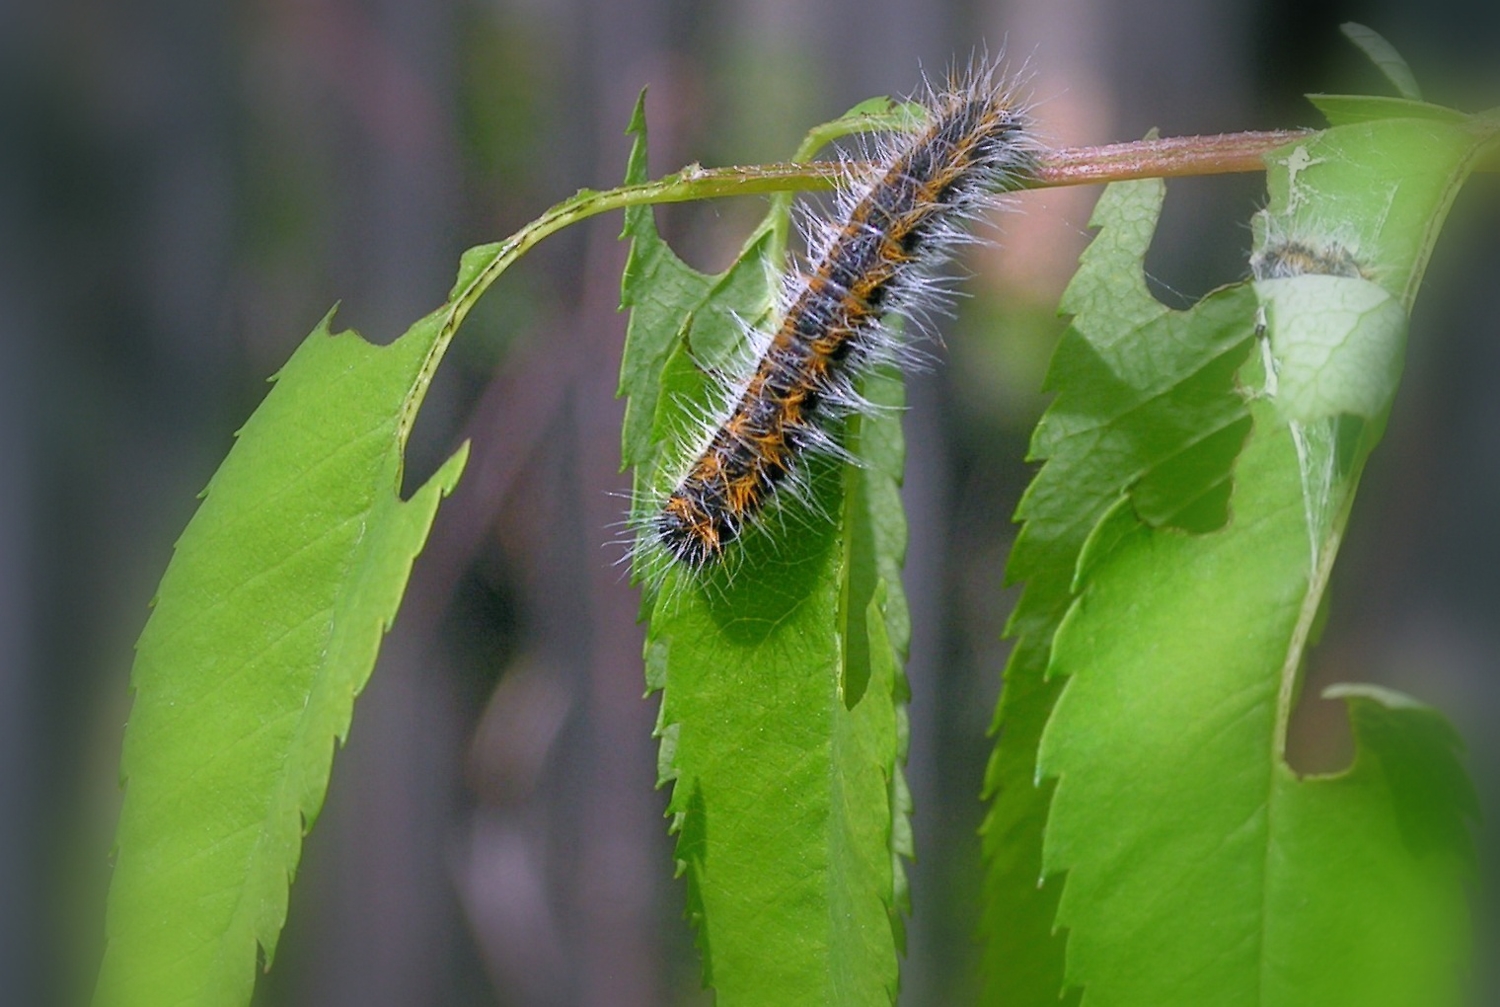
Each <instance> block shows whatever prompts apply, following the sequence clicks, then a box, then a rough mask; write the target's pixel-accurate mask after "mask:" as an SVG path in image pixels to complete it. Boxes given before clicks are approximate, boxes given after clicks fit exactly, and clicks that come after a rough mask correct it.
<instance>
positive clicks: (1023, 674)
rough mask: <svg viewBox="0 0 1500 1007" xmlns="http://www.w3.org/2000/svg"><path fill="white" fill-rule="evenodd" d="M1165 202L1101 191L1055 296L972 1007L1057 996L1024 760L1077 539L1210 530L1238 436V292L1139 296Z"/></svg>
mask: <svg viewBox="0 0 1500 1007" xmlns="http://www.w3.org/2000/svg"><path fill="white" fill-rule="evenodd" d="M1164 192H1165V188H1164V186H1163V184H1162V183H1161V182H1160V181H1143V182H1131V183H1124V184H1119V185H1113V186H1110V187H1109V188H1108V189H1106V190H1105V193H1104V195H1103V196H1102V197H1101V198H1100V200H1099V204H1098V206H1096V207H1095V209H1094V215H1093V218H1092V220H1091V221H1090V223H1091V224H1092V225H1093V226H1095V227H1099V228H1102V230H1101V231H1100V233H1099V236H1098V237H1097V238H1095V240H1094V242H1093V243H1092V244H1091V245H1090V246H1089V247H1088V249H1087V250H1086V251H1085V252H1084V254H1083V258H1082V264H1081V265H1080V267H1079V271H1078V274H1077V275H1076V276H1075V277H1074V279H1073V281H1072V283H1071V284H1070V285H1069V286H1068V289H1067V292H1066V293H1065V294H1064V295H1063V302H1062V310H1064V311H1067V312H1071V313H1073V315H1074V318H1073V324H1072V325H1071V327H1070V328H1069V329H1068V331H1067V332H1066V333H1065V334H1064V336H1063V339H1062V342H1061V343H1060V344H1059V346H1058V349H1057V353H1056V356H1055V358H1054V360H1053V363H1052V369H1051V372H1050V374H1049V376H1048V379H1047V386H1048V387H1049V388H1052V389H1055V390H1056V392H1057V398H1056V400H1055V401H1054V402H1053V404H1052V406H1051V407H1050V408H1049V409H1048V410H1047V412H1046V414H1045V415H1044V416H1043V417H1042V420H1041V423H1040V424H1039V425H1038V427H1037V430H1036V434H1035V435H1034V437H1033V438H1032V446H1031V457H1032V458H1034V459H1045V464H1044V465H1043V466H1042V468H1041V470H1040V471H1039V472H1038V473H1037V475H1036V478H1035V479H1034V480H1033V482H1032V484H1031V487H1030V488H1029V489H1028V490H1027V492H1026V495H1025V497H1024V498H1023V499H1022V501H1021V506H1020V508H1019V510H1018V515H1017V516H1018V517H1019V518H1020V519H1021V520H1022V521H1024V526H1023V527H1022V529H1021V534H1020V536H1019V537H1018V539H1017V541H1016V545H1015V548H1014V549H1013V550H1012V552H1011V558H1010V563H1009V566H1008V569H1007V577H1008V579H1010V580H1024V581H1025V582H1026V588H1025V590H1024V591H1023V593H1022V595H1021V599H1020V601H1019V602H1018V604H1017V606H1016V609H1015V612H1014V613H1013V614H1012V616H1011V620H1010V624H1009V627H1008V631H1009V633H1010V634H1011V635H1012V636H1014V637H1015V640H1016V642H1015V649H1014V650H1013V651H1012V652H1011V658H1010V662H1009V664H1007V666H1006V669H1005V688H1004V692H1003V694H1002V696H1001V702H1000V708H999V711H998V713H997V717H996V727H997V729H998V732H999V742H998V744H997V746H996V749H995V754H994V756H993V758H992V759H991V762H990V767H989V772H988V775H987V778H986V793H987V794H988V795H990V796H991V798H992V800H993V802H994V803H993V805H992V807H991V808H990V811H989V814H988V816H987V818H986V821H985V825H984V847H985V853H986V858H987V864H988V866H987V875H986V880H985V885H986V891H985V895H986V902H985V909H984V913H985V915H984V919H983V928H984V936H985V949H984V956H985V957H984V966H985V975H984V980H985V1000H984V1002H985V1003H993V1004H1027V1005H1029V1004H1052V1003H1055V1002H1056V1001H1057V999H1058V996H1059V993H1060V991H1061V989H1062V986H1063V950H1064V949H1063V945H1064V937H1065V935H1063V934H1060V933H1055V932H1054V927H1053V919H1054V915H1055V909H1056V904H1057V894H1058V890H1059V887H1060V885H1059V883H1058V879H1055V878H1054V879H1047V880H1046V882H1045V883H1043V882H1042V878H1043V872H1042V829H1043V824H1044V823H1045V820H1046V815H1047V807H1048V803H1049V801H1050V799H1051V792H1052V785H1051V783H1050V781H1043V780H1040V778H1039V776H1038V773H1037V765H1036V753H1037V745H1038V742H1039V739H1040V737H1041V734H1042V728H1043V726H1044V725H1045V724H1046V722H1047V717H1048V714H1049V713H1050V711H1051V709H1052V705H1053V702H1054V700H1055V698H1056V695H1057V692H1058V688H1059V683H1058V682H1057V681H1055V680H1053V681H1049V680H1047V679H1046V678H1045V675H1044V672H1045V669H1046V667H1047V663H1048V659H1049V655H1050V653H1051V647H1052V636H1053V634H1054V633H1055V632H1056V630H1057V626H1058V623H1059V621H1060V620H1061V619H1062V617H1063V614H1064V613H1065V612H1066V611H1067V610H1068V606H1069V605H1070V604H1071V602H1072V600H1073V596H1074V591H1075V588H1074V581H1075V576H1077V575H1078V574H1079V573H1080V571H1083V570H1086V569H1087V567H1088V565H1089V564H1091V563H1093V562H1096V558H1097V557H1098V556H1100V555H1102V554H1104V553H1107V552H1108V551H1109V548H1110V547H1111V546H1112V545H1113V542H1114V539H1115V536H1114V535H1113V534H1112V533H1109V532H1101V533H1100V534H1099V535H1097V536H1095V538H1094V539H1093V540H1092V542H1091V544H1090V547H1089V549H1088V550H1087V553H1088V555H1087V556H1085V555H1084V553H1085V542H1086V541H1089V540H1090V536H1091V534H1093V533H1094V532H1095V529H1096V528H1099V527H1101V522H1102V521H1103V519H1104V517H1105V515H1106V514H1111V513H1120V512H1122V511H1123V512H1125V513H1126V514H1127V517H1128V520H1129V522H1130V523H1131V525H1132V526H1133V525H1134V524H1135V523H1136V522H1138V521H1139V520H1140V518H1141V517H1144V518H1145V519H1147V520H1149V521H1151V522H1153V523H1155V524H1157V525H1160V526H1162V527H1163V528H1167V529H1173V530H1172V531H1170V532H1168V534H1172V535H1178V534H1180V530H1179V529H1185V530H1204V529H1208V528H1213V527H1218V526H1220V525H1222V524H1223V523H1224V521H1225V519H1226V510H1225V507H1226V504H1227V502H1228V498H1229V487H1230V472H1231V468H1232V466H1233V465H1234V460H1235V457H1236V455H1237V454H1238V452H1239V450H1240V445H1241V443H1242V442H1243V441H1244V439H1245V436H1246V433H1247V432H1248V430H1249V425H1250V421H1249V416H1248V413H1247V411H1246V407H1245V402H1244V399H1243V397H1242V396H1241V395H1240V393H1239V391H1238V389H1237V387H1236V385H1235V380H1234V376H1235V372H1236V370H1237V369H1238V368H1239V366H1240V364H1241V362H1242V361H1244V359H1245V358H1246V355H1247V353H1248V351H1249V348H1250V345H1251V340H1252V336H1253V332H1254V319H1255V312H1256V303H1255V298H1254V295H1253V293H1252V292H1251V291H1250V290H1248V289H1247V288H1245V287H1230V288H1226V289H1224V290H1220V291H1218V292H1216V293H1214V294H1213V295H1211V296H1210V297H1208V298H1207V299H1205V300H1204V301H1203V302H1202V303H1200V304H1199V305H1197V306H1196V307H1195V308H1194V309H1193V310H1192V311H1189V312H1179V311H1171V310H1169V309H1167V308H1166V307H1164V306H1163V305H1162V304H1160V303H1159V302H1157V300H1156V299H1155V298H1154V297H1152V295H1151V293H1150V291H1149V290H1148V289H1147V287H1146V279H1145V274H1144V272H1143V270H1142V266H1141V261H1142V258H1143V256H1144V255H1145V252H1146V248H1147V246H1148V245H1149V244H1150V241H1151V235H1152V232H1153V230H1154V228H1155V223H1156V217H1157V214H1158V213H1159V212H1160V208H1161V202H1162V198H1163V194H1164ZM1107 525H1108V527H1111V528H1112V527H1114V522H1113V521H1111V522H1108V523H1107Z"/></svg>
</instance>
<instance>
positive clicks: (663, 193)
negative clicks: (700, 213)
mask: <svg viewBox="0 0 1500 1007" xmlns="http://www.w3.org/2000/svg"><path fill="white" fill-rule="evenodd" d="M896 114H897V113H892V114H891V115H890V116H887V117H880V116H866V117H856V119H855V120H850V122H855V123H856V124H860V123H862V124H864V125H867V126H868V125H871V124H873V125H875V126H876V127H877V128H889V126H888V124H887V123H886V122H885V119H886V118H889V119H891V121H892V122H895V121H897V120H896V119H895V116H896ZM848 125H849V123H848V122H845V121H844V120H839V121H837V122H835V123H830V124H828V127H825V129H824V131H823V132H818V131H814V133H813V134H809V137H808V141H807V143H806V144H805V145H804V151H803V152H804V153H807V154H808V156H811V152H812V151H814V150H816V149H817V148H818V146H821V145H822V143H824V142H827V140H828V139H830V138H836V137H837V136H838V135H841V134H842V133H844V132H848V131H849V130H848V128H847V127H848ZM1309 135H1311V133H1310V131H1302V130H1278V131H1274V132H1267V133H1221V134H1219V135H1217V136H1177V137H1168V138H1166V139H1152V140H1136V141H1133V142H1130V143H1111V144H1106V145H1104V146H1102V147H1064V148H1060V149H1058V150H1048V151H1044V152H1042V153H1041V154H1039V155H1038V156H1037V158H1036V165H1035V168H1034V169H1033V171H1032V172H1031V173H1030V174H1029V175H1026V176H1024V177H1021V178H1018V179H1017V180H1016V188H1018V189H1043V188H1053V187H1057V186H1065V185H1093V184H1096V183H1101V182H1122V181H1128V180H1131V179H1139V178H1179V177H1182V176H1186V175H1221V174H1226V173H1230V172H1241V171H1260V170H1262V169H1263V168H1264V167H1265V163H1264V160H1263V158H1264V157H1265V155H1266V154H1267V153H1269V152H1270V151H1272V150H1275V149H1276V148H1277V147H1280V146H1282V145H1283V144H1286V143H1290V142H1292V141H1294V140H1296V139H1298V138H1299V137H1303V136H1309ZM858 167H859V166H858V165H850V164H849V163H847V162H842V163H841V162H832V161H814V162H809V163H795V162H783V163H778V164H763V165H754V166H751V167H729V168H705V167H703V166H702V165H698V164H690V165H688V166H687V167H686V168H683V169H682V170H681V171H678V172H675V173H674V174H671V175H667V176H666V177H664V178H659V179H657V180H655V181H654V182H641V183H638V184H636V185H622V186H620V187H618V188H615V189H609V190H606V191H603V192H599V191H596V190H593V189H582V190H580V191H579V192H577V193H576V194H575V195H573V196H572V197H570V198H568V199H565V200H563V201H562V202H561V203H558V204H557V205H556V206H553V207H552V208H551V209H549V210H548V211H547V212H545V213H543V214H542V215H541V216H540V217H538V218H537V219H536V220H533V221H532V222H531V223H529V224H527V225H526V226H525V227H523V228H521V229H520V230H519V231H517V232H516V233H515V234H513V235H511V236H510V237H509V238H506V239H505V240H504V241H502V242H498V243H496V244H495V245H492V246H489V248H488V249H478V248H476V249H471V250H470V254H471V255H472V254H475V253H481V254H482V253H483V252H485V251H487V252H488V253H489V254H490V255H491V256H493V257H492V258H490V259H489V261H488V262H486V263H485V265H484V266H483V268H481V269H480V270H479V271H478V272H477V273H476V274H475V275H474V276H473V277H472V278H471V279H470V280H469V282H468V284H467V285H466V286H465V287H464V289H463V290H461V291H458V292H457V294H456V296H455V297H454V298H453V299H452V300H451V301H449V302H448V305H447V309H446V311H445V312H444V316H445V317H444V318H443V322H442V324H443V332H442V335H441V336H440V337H439V338H438V339H437V341H436V342H435V343H434V344H433V348H432V352H431V353H430V354H429V358H428V361H427V365H426V367H425V368H424V380H426V379H430V378H431V374H432V371H434V370H435V369H436V368H437V364H438V361H439V360H440V359H441V358H442V356H443V353H444V352H445V351H446V350H447V348H448V343H449V342H450V340H452V338H453V334H454V332H455V331H456V330H457V329H458V327H459V325H460V324H461V323H462V322H463V320H464V317H465V316H466V315H468V313H469V310H470V309H471V308H472V307H473V306H474V303H475V302H476V301H477V300H479V298H480V296H481V295H482V294H483V293H484V292H485V291H486V290H488V289H489V287H490V284H492V283H494V282H495V280H496V278H498V277H499V276H500V274H501V273H503V272H505V270H506V269H508V268H509V267H510V265H511V263H513V262H515V261H516V260H517V259H519V258H520V257H521V256H522V255H524V254H525V253H526V252H527V251H528V250H529V249H531V247H532V246H534V245H536V244H537V242H539V241H541V240H542V239H543V238H545V237H547V236H548V235H549V234H552V233H554V232H556V231H560V230H562V229H563V228H564V227H567V226H568V225H569V224H576V223H578V222H579V221H582V220H586V219H588V218H589V217H593V216H597V215H598V214H601V213H608V212H609V211H611V210H619V209H623V208H625V207H627V206H640V205H642V204H650V203H682V202H688V201H690V200H698V199H714V198H718V197H722V196H749V195H756V194H764V193H782V192H791V191H795V190H798V189H807V190H826V189H831V188H833V187H834V186H835V185H837V184H838V183H839V182H840V181H842V180H844V179H846V178H848V177H849V175H850V173H851V170H853V171H854V172H856V173H857V172H858ZM419 402H420V396H419V397H417V398H416V399H415V400H414V401H413V403H412V405H411V410H410V411H411V413H412V415H413V417H414V416H415V412H416V406H417V404H418V403H419ZM408 428H409V422H408V423H405V424H403V432H404V431H405V430H406V429H408Z"/></svg>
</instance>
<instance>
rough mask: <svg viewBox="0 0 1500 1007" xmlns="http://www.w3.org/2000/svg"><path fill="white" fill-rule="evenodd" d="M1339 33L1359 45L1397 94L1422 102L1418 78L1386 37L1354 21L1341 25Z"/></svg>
mask: <svg viewBox="0 0 1500 1007" xmlns="http://www.w3.org/2000/svg"><path fill="white" fill-rule="evenodd" d="M1339 31H1341V32H1343V33H1344V37H1345V38H1347V39H1348V40H1349V41H1350V42H1353V43H1354V44H1355V45H1357V46H1358V47H1359V50H1360V52H1362V53H1364V54H1365V55H1366V56H1368V57H1370V62H1371V63H1374V64H1375V65H1376V66H1377V67H1379V68H1380V72H1381V73H1383V74H1385V76H1386V79H1387V80H1389V81H1390V82H1391V84H1392V85H1394V87H1395V88H1396V93H1397V94H1399V95H1401V97H1403V98H1410V99H1411V100H1412V101H1421V100H1422V89H1421V88H1420V87H1418V86H1417V78H1416V76H1415V75H1413V74H1412V72H1411V67H1409V66H1407V65H1406V60H1404V59H1402V58H1401V54H1400V53H1399V52H1397V51H1396V47H1395V46H1393V45H1391V44H1390V43H1389V42H1387V41H1386V40H1385V37H1384V36H1382V35H1381V34H1380V33H1379V32H1377V31H1375V29H1373V28H1366V27H1365V26H1364V25H1362V24H1358V23H1356V22H1354V21H1346V22H1344V23H1343V24H1341V25H1339Z"/></svg>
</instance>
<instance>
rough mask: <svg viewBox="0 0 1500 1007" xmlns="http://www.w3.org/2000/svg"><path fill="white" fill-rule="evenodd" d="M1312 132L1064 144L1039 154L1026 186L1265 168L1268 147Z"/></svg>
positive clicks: (1236, 134)
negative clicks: (1089, 145)
mask: <svg viewBox="0 0 1500 1007" xmlns="http://www.w3.org/2000/svg"><path fill="white" fill-rule="evenodd" d="M1310 135H1312V134H1311V131H1308V130H1290V129H1283V130H1275V131H1272V132H1267V133H1220V134H1218V135H1217V136H1170V137H1167V138H1165V139H1161V140H1134V141H1132V142H1130V143H1110V144H1105V145H1104V146H1102V147H1064V148H1060V149H1057V150H1049V151H1046V152H1045V153H1043V154H1042V155H1041V156H1040V157H1038V159H1037V167H1036V170H1035V171H1034V172H1033V174H1032V179H1031V180H1028V182H1027V183H1026V185H1025V188H1028V189H1040V188H1051V187H1053V186H1062V185H1093V184H1095V183H1097V182H1121V181H1126V180H1129V179H1137V178H1175V177H1180V176H1183V175H1223V174H1228V173H1231V172H1237V171H1263V170H1265V166H1266V165H1265V160H1264V159H1265V155H1266V154H1267V153H1268V152H1270V151H1272V150H1275V149H1276V148H1277V147H1280V146H1282V145H1283V144H1287V143H1291V142H1292V141H1294V140H1298V139H1300V138H1302V137H1305V136H1310Z"/></svg>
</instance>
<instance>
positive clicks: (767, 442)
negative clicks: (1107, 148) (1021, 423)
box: [639, 65, 1035, 570]
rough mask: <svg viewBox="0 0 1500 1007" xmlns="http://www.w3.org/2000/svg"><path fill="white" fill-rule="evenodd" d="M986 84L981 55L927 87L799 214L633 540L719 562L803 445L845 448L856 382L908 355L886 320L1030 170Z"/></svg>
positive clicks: (1001, 91)
mask: <svg viewBox="0 0 1500 1007" xmlns="http://www.w3.org/2000/svg"><path fill="white" fill-rule="evenodd" d="M996 78H997V74H996V72H995V70H994V68H993V67H991V66H985V65H981V66H979V67H978V68H975V69H971V70H969V71H968V72H967V73H964V74H962V75H961V76H959V75H955V76H954V77H951V78H950V79H949V81H948V82H947V85H946V86H945V87H942V88H940V89H932V88H929V89H928V92H927V94H926V95H925V97H924V98H923V99H922V101H921V104H922V105H923V107H924V108H925V109H926V116H925V121H923V122H921V123H919V124H918V126H917V128H916V129H914V130H913V131H912V132H911V133H906V134H896V135H893V136H888V137H886V138H885V139H883V140H882V141H880V143H879V149H878V151H877V154H876V156H875V158H874V160H873V162H872V163H871V166H870V168H869V170H868V172H867V173H866V174H864V175H863V176H862V177H861V178H858V179H856V180H854V181H852V182H851V183H850V184H848V185H846V186H845V187H844V188H843V189H842V190H841V192H840V194H839V197H838V200H837V205H838V212H837V213H836V214H835V215H834V217H833V218H832V219H829V220H816V219H815V220H812V221H810V222H809V224H810V226H809V227H808V228H807V230H808V231H809V241H808V245H809V249H808V261H807V263H806V266H805V272H802V273H799V274H797V277H796V279H795V280H793V281H792V282H789V283H787V284H786V286H785V289H784V292H783V296H782V305H781V310H780V311H779V312H778V313H777V315H776V317H777V318H779V319H780V321H779V324H777V325H776V326H775V328H774V329H773V330H772V331H771V332H770V333H769V336H767V335H766V334H764V333H763V334H760V336H759V339H760V341H761V342H762V343H763V344H764V345H763V347H762V348H761V349H760V352H759V353H758V354H757V355H756V356H755V357H754V358H753V361H752V365H751V367H750V369H749V373H748V374H746V375H744V376H743V377H741V378H740V379H739V380H735V381H731V382H728V383H726V384H727V387H726V388H725V390H724V394H723V402H722V406H721V408H720V410H719V411H718V412H717V413H716V414H715V418H714V419H713V420H711V421H710V422H709V423H708V424H706V425H705V429H704V431H703V432H702V434H701V435H700V438H701V439H700V441H699V442H698V443H697V444H696V446H695V448H694V450H692V451H690V452H688V453H687V454H686V457H687V462H686V464H685V465H684V466H682V467H681V469H680V470H679V471H680V476H679V478H678V479H677V482H676V484H675V486H674V487H673V488H672V489H671V491H670V492H669V493H667V494H666V496H665V499H663V500H660V501H659V502H658V504H657V505H656V506H655V507H654V508H653V509H652V510H651V511H650V512H649V514H648V515H647V516H646V518H645V520H644V522H643V529H642V530H643V533H644V540H643V541H642V542H641V543H640V546H639V547H640V548H643V549H650V550H653V551H655V550H661V551H664V552H665V554H666V555H667V556H668V557H670V559H671V561H673V562H677V563H681V564H684V565H686V566H687V567H689V568H692V569H695V570H701V569H704V568H707V567H711V566H715V565H718V564H720V563H722V562H723V560H724V557H725V555H726V552H727V551H728V550H729V548H730V547H731V545H732V544H733V543H734V542H735V541H736V540H737V539H739V538H740V537H741V535H742V533H743V532H744V531H745V530H746V528H748V527H749V526H750V525H752V524H753V523H755V522H757V521H759V520H760V519H762V518H763V517H764V516H765V514H766V513H767V511H768V509H769V508H770V507H771V506H773V504H774V503H775V499H776V497H777V496H778V495H779V494H786V493H789V492H793V493H795V492H797V490H798V489H799V488H800V486H799V483H800V480H801V479H802V477H803V476H804V475H805V472H806V460H807V457H808V455H809V454H811V453H816V452H830V453H833V454H835V455H837V456H839V457H844V456H845V453H844V451H843V449H842V447H841V446H840V445H839V444H838V441H837V430H838V429H839V427H840V421H842V420H843V419H844V418H845V417H847V416H848V415H850V414H851V413H854V412H859V411H861V410H862V409H864V408H866V405H865V403H864V401H863V400H862V399H861V397H860V396H859V394H858V391H857V387H858V384H859V381H860V379H861V378H862V377H863V376H864V375H866V374H868V373H869V372H870V371H871V370H872V369H873V368H875V367H878V366H880V365H882V364H885V363H889V362H897V363H899V362H902V361H904V360H906V359H909V357H910V354H909V353H908V352H906V350H907V345H906V344H905V342H904V341H903V338H902V337H901V336H900V335H898V334H897V333H896V332H894V331H893V330H892V329H891V328H890V327H889V326H888V325H887V324H885V322H884V319H885V317H886V316H887V314H888V313H890V312H896V313H899V314H902V315H906V316H909V315H910V313H911V312H912V311H913V310H917V311H920V310H921V309H923V308H930V307H932V306H934V305H935V303H939V302H941V301H942V300H943V298H944V293H943V290H942V287H941V285H940V284H938V283H935V282H934V281H935V278H936V272H937V269H938V268H939V267H940V266H942V265H943V264H944V263H945V262H947V261H948V259H949V258H951V256H952V252H953V249H954V247H955V245H957V244H959V243H961V242H964V241H967V240H971V239H969V237H968V234H967V232H966V230H965V229H964V225H965V224H966V223H967V221H968V220H969V218H971V217H973V216H975V215H976V213H977V211H979V210H980V209H982V208H984V207H986V206H987V205H989V204H991V203H992V202H994V199H995V196H996V194H997V193H1000V192H1003V191H1005V190H1007V189H1010V188H1014V186H1015V184H1016V182H1017V181H1018V180H1019V179H1020V178H1022V177H1023V176H1024V174H1025V173H1026V171H1027V170H1028V168H1029V167H1030V165H1031V162H1032V158H1033V151H1034V149H1035V146H1034V143H1033V141H1032V139H1031V136H1030V132H1029V124H1028V121H1027V117H1026V115H1025V112H1024V110H1023V109H1020V108H1018V107H1017V105H1016V102H1015V99H1014V94H1013V91H1012V89H1011V87H1010V86H1009V85H1008V84H1007V83H1005V82H1004V81H1000V80H997V79H996Z"/></svg>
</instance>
